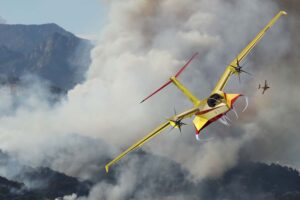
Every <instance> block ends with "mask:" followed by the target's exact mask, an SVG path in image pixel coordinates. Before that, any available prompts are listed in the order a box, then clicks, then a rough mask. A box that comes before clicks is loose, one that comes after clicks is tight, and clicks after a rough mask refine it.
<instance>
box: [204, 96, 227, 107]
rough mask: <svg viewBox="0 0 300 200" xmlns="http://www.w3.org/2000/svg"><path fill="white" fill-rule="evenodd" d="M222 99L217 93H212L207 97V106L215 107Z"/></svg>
mask: <svg viewBox="0 0 300 200" xmlns="http://www.w3.org/2000/svg"><path fill="white" fill-rule="evenodd" d="M222 99H223V97H222V96H221V95H219V94H213V95H211V96H210V97H209V98H208V99H207V104H208V106H209V107H212V108H213V107H215V106H216V105H217V104H219V103H220V101H221V100H222Z"/></svg>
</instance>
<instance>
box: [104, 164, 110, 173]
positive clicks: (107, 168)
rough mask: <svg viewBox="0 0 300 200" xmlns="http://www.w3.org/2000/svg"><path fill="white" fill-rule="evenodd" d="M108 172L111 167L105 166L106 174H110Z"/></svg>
mask: <svg viewBox="0 0 300 200" xmlns="http://www.w3.org/2000/svg"><path fill="white" fill-rule="evenodd" d="M108 170H109V166H108V165H105V171H106V173H108Z"/></svg>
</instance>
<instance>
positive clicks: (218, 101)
mask: <svg viewBox="0 0 300 200" xmlns="http://www.w3.org/2000/svg"><path fill="white" fill-rule="evenodd" d="M282 15H286V12H285V11H280V12H279V13H278V14H277V15H276V16H275V17H274V18H273V19H272V20H271V21H270V22H269V23H268V24H267V26H266V27H265V28H264V29H263V30H262V31H261V32H260V33H259V34H258V35H257V36H256V37H255V38H254V39H253V41H251V42H250V43H249V44H248V46H247V47H246V48H245V49H244V50H243V51H242V52H241V53H240V54H239V55H238V56H237V57H236V58H235V59H234V60H233V61H232V62H231V63H230V64H229V65H228V66H227V68H226V70H225V72H224V73H223V75H222V76H221V78H220V80H219V82H218V83H217V85H216V87H215V88H214V89H213V91H212V93H211V95H210V96H209V97H208V98H206V99H202V100H199V99H198V98H197V97H195V96H194V95H193V94H192V93H191V92H190V91H189V90H188V89H187V88H186V87H185V86H183V85H182V84H181V83H180V82H179V80H178V79H177V77H178V76H179V75H180V74H181V72H182V71H183V70H184V69H185V68H186V67H187V66H188V65H189V64H190V62H191V61H192V60H193V59H194V58H195V57H196V55H197V53H196V54H194V55H193V56H192V58H191V59H190V60H189V61H188V62H187V63H186V64H185V65H184V66H183V67H182V68H181V69H180V70H179V72H178V73H177V74H176V75H175V76H172V77H171V78H170V80H169V81H168V82H167V83H165V84H164V85H163V86H161V87H160V88H159V89H158V90H156V91H155V92H153V93H152V94H150V95H149V96H148V97H146V98H145V99H144V100H143V101H142V102H144V101H146V100H147V99H149V98H150V97H152V96H153V95H154V94H156V93H157V92H159V91H160V90H162V89H163V88H164V87H166V86H167V85H169V84H170V83H173V84H174V85H175V86H176V87H177V88H178V89H179V90H181V92H183V94H184V95H185V96H186V97H187V98H188V99H189V100H190V101H191V102H192V103H193V104H194V106H193V108H191V109H189V110H187V111H185V112H183V113H180V114H178V115H177V114H176V113H175V115H174V116H173V117H171V118H170V119H168V121H166V122H165V123H163V124H161V125H160V126H158V127H157V128H156V129H154V130H153V131H152V132H150V133H149V134H148V135H146V136H145V137H144V138H142V139H141V140H139V141H138V142H137V143H135V144H134V145H132V146H131V147H129V148H128V149H127V150H125V151H124V152H123V153H121V154H120V155H118V156H117V157H116V158H115V159H113V160H112V161H110V162H109V163H107V164H106V166H105V170H106V172H108V170H109V168H110V167H111V166H112V165H113V164H115V163H116V162H118V161H119V160H120V159H121V158H123V157H124V156H125V155H126V154H128V153H129V152H130V151H133V150H135V149H137V148H138V147H141V146H142V145H143V144H144V143H145V142H147V141H148V140H150V139H151V138H153V137H155V136H157V135H158V134H159V133H161V132H162V131H163V130H165V129H166V128H167V127H169V126H173V127H174V128H181V126H182V125H184V123H183V122H182V120H183V119H186V118H190V117H192V116H194V115H195V118H194V120H193V124H194V126H195V129H196V138H197V139H198V140H199V133H200V131H201V130H202V129H203V128H205V127H206V126H207V125H209V124H210V123H212V122H214V121H216V120H218V119H222V117H226V116H225V114H226V113H227V112H228V111H230V110H232V109H233V104H234V102H235V101H236V100H237V99H238V98H239V97H240V96H242V95H241V94H229V93H225V92H224V91H223V90H224V87H225V85H226V83H227V82H228V80H229V77H230V76H231V75H233V74H235V75H238V76H239V75H240V73H242V72H245V71H244V70H243V69H242V67H241V66H240V62H241V61H243V60H244V59H245V57H246V56H247V55H248V54H249V53H250V51H251V50H252V49H253V48H254V47H255V46H256V44H257V43H258V42H259V41H260V40H261V39H262V38H263V36H264V35H265V34H266V32H267V31H268V30H269V29H270V28H271V27H272V26H273V25H274V24H275V22H276V21H277V20H278V19H279V18H280V17H281V16H282ZM245 73H246V72H245ZM142 102H141V103H142Z"/></svg>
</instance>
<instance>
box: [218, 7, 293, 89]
mask: <svg viewBox="0 0 300 200" xmlns="http://www.w3.org/2000/svg"><path fill="white" fill-rule="evenodd" d="M286 14H287V13H286V12H285V11H280V12H279V13H278V14H277V15H276V16H275V17H274V18H273V19H272V20H271V21H270V22H269V23H268V24H267V26H266V27H265V28H264V29H263V30H262V31H261V32H260V33H258V34H257V36H256V37H255V38H254V39H253V40H252V41H251V42H250V43H249V44H248V46H246V48H245V49H244V50H243V51H242V52H241V53H240V54H239V55H238V56H237V57H236V58H235V59H234V60H233V61H232V62H231V63H230V64H229V65H228V66H227V68H226V70H225V72H224V73H223V75H222V76H221V78H220V80H219V82H218V83H217V85H216V87H215V88H214V90H213V92H212V93H216V92H218V91H222V90H223V88H224V87H225V85H226V83H227V82H228V79H229V77H230V76H231V75H232V74H233V73H234V69H233V67H237V62H241V61H243V60H244V59H245V57H246V56H247V55H248V54H249V53H250V52H251V50H252V49H253V48H254V47H255V46H256V45H257V43H258V42H259V41H260V40H261V39H262V38H263V36H264V35H265V34H266V32H267V31H268V30H269V29H270V28H271V27H272V26H273V25H274V24H275V22H276V21H277V20H278V19H279V18H280V17H281V16H282V15H286Z"/></svg>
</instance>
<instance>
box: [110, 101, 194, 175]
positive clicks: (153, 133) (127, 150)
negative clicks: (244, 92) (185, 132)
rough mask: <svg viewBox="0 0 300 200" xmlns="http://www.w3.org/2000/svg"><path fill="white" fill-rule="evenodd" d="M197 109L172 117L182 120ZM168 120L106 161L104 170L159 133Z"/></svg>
mask: <svg viewBox="0 0 300 200" xmlns="http://www.w3.org/2000/svg"><path fill="white" fill-rule="evenodd" d="M197 111H198V108H197V107H195V108H192V109H190V110H187V111H185V112H183V113H181V114H178V115H175V116H174V117H173V118H172V119H176V120H178V119H179V120H182V119H184V118H188V117H191V116H192V115H193V114H194V113H195V112H197ZM170 125H171V124H170V121H167V122H165V123H163V124H161V125H160V126H159V127H157V128H156V129H154V130H153V131H152V132H150V133H149V134H148V135H146V136H145V137H143V138H142V139H141V140H139V141H138V142H136V143H135V144H134V145H132V146H131V147H129V148H128V149H126V150H125V151H124V152H123V153H121V154H120V155H118V156H117V157H116V158H115V159H113V160H112V161H110V162H109V163H107V164H106V165H105V170H106V172H108V170H109V168H110V166H112V165H114V164H115V163H117V162H118V161H119V160H120V159H122V158H123V157H124V156H126V155H127V154H128V153H129V152H130V151H133V150H135V149H137V148H138V147H141V146H142V145H143V144H144V143H145V142H147V141H148V140H150V139H151V138H153V137H155V136H157V135H158V134H159V133H161V132H162V131H163V130H165V129H166V128H167V127H169V126H170Z"/></svg>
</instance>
